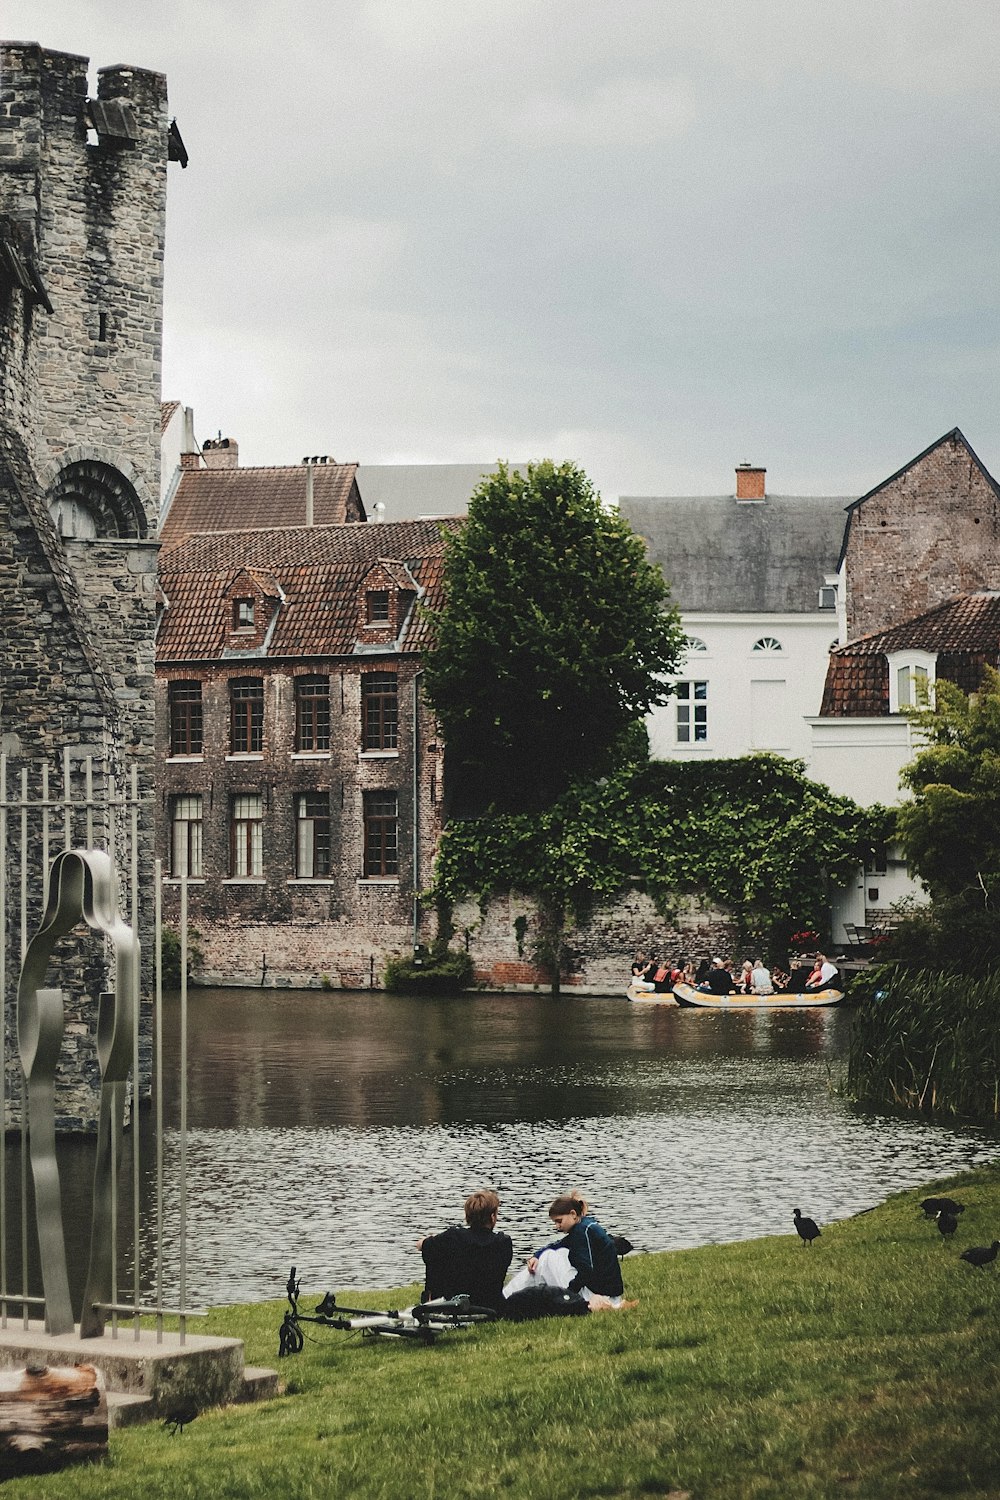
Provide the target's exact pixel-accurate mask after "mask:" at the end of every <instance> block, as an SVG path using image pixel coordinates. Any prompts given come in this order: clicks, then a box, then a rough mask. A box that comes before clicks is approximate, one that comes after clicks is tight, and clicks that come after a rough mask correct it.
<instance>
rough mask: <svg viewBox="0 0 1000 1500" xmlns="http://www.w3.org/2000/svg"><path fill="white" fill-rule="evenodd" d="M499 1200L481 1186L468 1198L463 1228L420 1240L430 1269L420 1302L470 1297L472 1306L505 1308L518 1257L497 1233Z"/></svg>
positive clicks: (507, 1240) (506, 1239) (457, 1226)
mask: <svg viewBox="0 0 1000 1500" xmlns="http://www.w3.org/2000/svg"><path fill="white" fill-rule="evenodd" d="M499 1212H500V1199H499V1198H498V1197H497V1195H496V1193H494V1192H492V1191H490V1189H488V1188H483V1189H481V1190H480V1191H479V1192H477V1193H470V1194H469V1196H468V1198H466V1200H465V1225H466V1227H463V1226H462V1225H460V1224H453V1225H452V1226H451V1228H450V1229H445V1230H444V1231H443V1232H442V1233H441V1234H428V1235H425V1236H424V1237H423V1239H419V1240H418V1241H417V1249H418V1250H419V1251H420V1253H421V1255H422V1256H423V1258H424V1265H425V1266H426V1267H427V1279H426V1282H425V1285H424V1291H423V1297H422V1301H424V1302H427V1301H429V1300H431V1299H433V1298H435V1297H457V1296H460V1295H461V1294H462V1293H463V1292H464V1293H466V1294H467V1295H468V1297H469V1299H470V1300H471V1302H472V1304H473V1306H474V1307H492V1308H494V1309H495V1310H496V1311H497V1312H499V1311H500V1308H501V1307H502V1305H503V1279H504V1277H505V1276H506V1274H507V1268H508V1266H509V1265H510V1263H511V1261H512V1260H513V1258H514V1245H513V1242H512V1240H511V1238H510V1235H509V1234H498V1233H497V1229H496V1222H497V1215H498V1214H499Z"/></svg>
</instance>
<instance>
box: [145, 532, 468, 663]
mask: <svg viewBox="0 0 1000 1500" xmlns="http://www.w3.org/2000/svg"><path fill="white" fill-rule="evenodd" d="M461 524H462V523H461V521H457V520H453V521H447V522H429V521H400V522H397V523H395V524H386V525H381V526H378V525H376V526H373V525H370V524H367V523H364V522H362V523H355V524H351V525H345V526H314V527H301V526H300V527H285V528H279V529H277V530H272V531H256V530H255V531H241V532H220V533H215V534H212V535H208V536H193V537H189V538H188V540H187V541H186V542H183V543H182V544H181V545H180V546H177V547H173V548H171V549H170V550H169V551H164V552H161V554H160V584H161V586H162V589H163V593H164V594H165V596H166V598H167V601H168V607H167V609H166V611H165V612H164V614H163V617H162V620H161V623H160V629H159V633H158V636H157V649H156V657H157V663H158V664H159V665H161V666H162V665H169V664H175V663H181V662H186V661H206V660H213V659H220V658H221V657H222V656H223V654H224V653H225V652H226V648H227V645H228V644H229V638H230V621H231V608H230V605H229V603H228V601H227V591H228V590H229V588H230V586H231V584H232V583H233V581H234V579H236V578H237V577H238V576H239V574H240V573H244V572H249V573H250V574H251V576H253V574H254V571H255V570H261V571H263V572H264V573H265V574H266V577H267V578H268V579H269V580H272V581H273V583H276V584H277V585H279V586H280V588H281V590H282V592H283V594H284V596H285V598H284V602H283V603H281V604H280V605H279V606H278V609H277V618H276V620H275V623H274V629H273V631H272V632H271V633H270V635H269V638H268V645H267V657H268V658H270V659H273V658H276V657H286V658H287V657H296V656H308V657H317V656H347V655H351V654H353V651H354V646H355V643H356V642H357V640H358V635H359V630H358V626H359V595H360V590H361V589H362V586H363V584H364V580H365V577H366V575H367V573H368V571H369V569H370V568H371V567H372V565H373V564H375V563H378V562H384V563H388V564H390V570H391V572H392V574H393V576H396V577H398V578H400V579H405V580H406V586H407V588H412V584H411V583H410V582H409V578H408V576H407V574H406V573H404V572H403V571H402V566H405V568H406V569H408V573H409V574H410V575H412V578H413V580H414V581H415V582H416V584H417V586H418V587H419V588H420V589H421V590H423V593H422V595H421V599H420V607H417V606H416V605H414V607H412V608H411V609H410V611H409V613H408V615H407V619H406V623H405V625H404V627H403V630H402V631H401V639H400V647H401V649H402V650H404V651H407V652H411V651H420V650H423V649H425V648H426V647H427V645H428V643H429V639H430V630H431V626H430V623H429V621H428V620H427V618H426V617H425V614H424V610H425V609H426V608H428V607H430V608H432V609H433V608H437V607H439V606H440V603H441V599H442V555H443V551H444V545H445V543H444V535H443V534H442V533H443V531H444V532H448V531H454V530H457V528H458V527H459V526H460V525H461ZM400 565H402V566H400ZM268 592H269V593H273V587H271V588H269V590H268Z"/></svg>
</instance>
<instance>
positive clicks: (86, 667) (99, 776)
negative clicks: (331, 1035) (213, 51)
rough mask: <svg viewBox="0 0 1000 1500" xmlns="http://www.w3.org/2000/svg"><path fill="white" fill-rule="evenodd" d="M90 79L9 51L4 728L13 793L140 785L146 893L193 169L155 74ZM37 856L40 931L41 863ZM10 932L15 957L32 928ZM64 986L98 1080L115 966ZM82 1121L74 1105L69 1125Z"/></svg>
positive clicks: (3, 131)
mask: <svg viewBox="0 0 1000 1500" xmlns="http://www.w3.org/2000/svg"><path fill="white" fill-rule="evenodd" d="M87 66H88V60H87V58H85V57H77V56H73V55H70V54H67V53H62V52H53V51H48V50H46V49H44V48H42V47H40V46H38V45H37V44H35V43H3V44H0V601H2V602H0V609H2V626H3V639H4V652H3V657H2V661H0V716H2V718H0V729H2V736H3V740H2V744H3V751H4V754H5V756H6V758H7V760H6V764H7V771H8V774H9V775H10V777H11V780H12V783H13V782H14V781H15V780H17V781H19V779H20V775H21V773H24V774H25V775H27V776H29V777H30V778H34V777H36V776H37V775H39V774H40V771H39V768H40V766H41V764H42V763H44V764H46V765H47V766H48V768H49V771H50V773H53V774H55V775H57V776H59V775H60V773H61V768H63V767H65V766H67V765H68V767H69V773H70V780H71V782H72V783H73V785H74V786H75V785H76V784H78V783H80V782H81V781H82V778H83V775H84V772H83V770H82V767H83V765H84V764H85V762H86V759H87V757H93V758H94V761H93V765H94V776H95V777H96V782H95V795H96V796H99V795H100V794H101V791H102V789H103V788H106V787H107V785H108V778H109V776H110V775H112V774H114V775H116V776H117V777H118V778H119V780H120V779H121V778H122V776H123V775H124V774H125V773H127V772H128V771H129V769H130V767H132V766H135V767H137V768H138V773H139V787H140V806H139V813H138V858H139V861H140V865H141V874H142V882H143V885H144V888H145V889H148V888H149V887H148V882H149V877H150V874H151V868H152V867H151V857H152V809H153V791H152V772H153V748H152V717H153V636H154V630H155V620H156V613H155V600H156V553H157V542H156V540H155V529H156V521H157V514H158V509H159V483H160V350H161V306H162V283H163V246H164V220H165V209H166V180H167V163H168V161H169V160H182V161H183V160H186V158H185V156H184V151H183V145H182V143H181V140H180V136H179V134H178V132H177V130H176V128H175V127H172V126H171V124H170V122H169V120H168V116H167V92H166V80H165V79H164V78H163V76H162V75H161V74H159V73H153V72H148V71H146V70H144V69H140V68H134V67H126V66H115V67H110V68H104V69H101V70H100V72H99V74H98V90H97V95H96V97H94V98H90V97H88V86H87ZM11 821H12V820H11ZM11 821H9V822H8V833H10V828H11ZM98 821H99V820H98ZM73 837H74V838H75V839H76V841H77V842H83V841H84V840H83V839H81V838H80V837H79V835H78V834H77V833H76V832H75V831H74V834H73ZM107 837H110V834H108V835H106V836H105V841H106V838H107ZM95 838H97V835H95ZM30 839H34V840H35V842H30ZM30 839H29V851H28V852H29V859H28V864H29V866H30V898H29V914H28V925H29V927H31V926H32V925H37V919H38V900H39V897H40V879H39V877H40V871H41V863H42V850H43V849H44V847H45V845H44V836H43V835H41V834H39V835H38V838H37V839H35V835H34V834H31V835H30ZM112 852H114V853H117V854H118V855H119V856H120V855H121V853H122V850H121V848H120V847H118V848H115V849H113V851H112ZM5 858H6V859H7V863H8V872H9V873H10V874H12V875H13V874H14V873H15V871H14V864H13V863H12V861H14V855H13V854H12V853H11V851H10V849H9V848H8V850H7V851H6V854H5ZM148 915H149V914H148V913H143V912H142V911H140V913H139V917H138V920H139V925H140V929H141V932H142V935H143V937H144V939H145V946H146V951H147V954H148V955H151V953H152V943H151V941H150V923H149V921H148ZM5 916H6V921H5V924H4V931H5V938H6V941H7V944H8V955H9V956H10V955H11V954H14V955H16V954H17V952H18V941H19V931H17V932H15V930H14V925H15V923H17V925H18V927H19V925H20V919H19V917H15V915H14V914H12V912H11V909H10V907H8V911H7V913H6V914H5ZM7 975H8V984H9V985H12V984H13V983H16V977H17V960H16V957H15V959H14V961H13V962H10V961H9V962H8V967H7ZM63 982H64V983H65V984H66V987H67V989H68V990H69V992H70V994H71V1003H70V1021H71V1025H70V1028H69V1029H70V1031H71V1033H72V1034H73V1035H74V1036H75V1037H76V1038H77V1041H76V1045H77V1046H78V1048H79V1053H80V1055H79V1058H78V1059H77V1062H76V1063H74V1065H73V1068H72V1069H64V1071H69V1072H73V1073H74V1074H75V1073H77V1072H78V1071H79V1070H80V1069H82V1071H83V1072H84V1074H86V1075H87V1076H88V1077H89V1079H90V1080H91V1082H93V1081H94V1080H95V1079H96V1076H97V1063H96V1057H95V1056H94V1047H93V1039H92V1034H91V1022H92V1019H93V1017H92V1013H91V1007H92V1004H93V1001H94V999H95V997H96V993H97V992H98V991H99V990H101V989H102V988H106V987H107V977H106V973H105V972H104V965H103V964H102V963H100V962H98V963H97V964H96V965H93V964H91V965H90V967H89V968H86V969H79V968H78V969H76V970H75V971H73V969H72V965H70V966H69V968H67V969H66V970H65V972H64V974H63ZM5 998H6V999H8V1001H9V999H10V996H9V994H8V996H7V997H5ZM87 1114H88V1105H87V1101H86V1098H85V1097H84V1096H83V1095H80V1096H79V1097H76V1098H75V1099H74V1100H73V1101H72V1102H71V1103H70V1104H69V1105H67V1106H66V1108H64V1109H63V1111H62V1115H61V1118H62V1121H63V1123H64V1124H66V1123H69V1124H70V1125H73V1126H78V1125H81V1124H86V1123H87V1119H86V1116H87Z"/></svg>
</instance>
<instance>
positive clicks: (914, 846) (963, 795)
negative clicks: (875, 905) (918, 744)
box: [899, 669, 1000, 912]
mask: <svg viewBox="0 0 1000 1500" xmlns="http://www.w3.org/2000/svg"><path fill="white" fill-rule="evenodd" d="M911 717H912V718H913V720H914V722H915V723H916V725H917V727H918V729H919V731H920V734H921V736H922V737H923V740H924V746H923V748H922V749H921V750H919V751H918V753H917V755H916V757H915V758H914V759H913V760H912V761H911V762H910V764H909V765H908V766H907V767H906V768H905V769H904V771H903V776H902V779H903V781H904V783H905V784H906V785H907V786H908V787H909V789H910V791H911V792H912V793H913V800H912V802H906V803H904V804H903V806H902V807H901V808H900V811H899V834H900V838H901V840H902V843H903V848H904V851H905V853H906V858H907V862H908V864H909V866H910V868H911V869H912V870H913V871H914V872H915V873H916V874H917V875H919V877H920V879H921V880H923V881H924V882H925V883H926V885H927V888H928V890H929V891H930V893H931V896H932V898H933V900H934V902H935V905H939V904H946V905H950V906H953V907H954V906H955V905H956V904H957V905H959V906H966V907H968V908H970V909H979V910H990V909H992V910H993V911H994V912H996V911H997V910H1000V673H997V672H995V671H993V670H992V669H987V671H986V674H985V677H984V680H983V683H982V685H981V687H980V690H979V691H978V692H977V693H973V694H972V695H971V696H970V697H967V696H966V695H965V693H963V692H962V690H961V689H960V688H958V687H956V686H955V685H954V684H953V683H950V682H945V681H941V680H939V681H938V683H937V685H936V689H935V705H934V707H933V708H923V709H915V710H912V711H911Z"/></svg>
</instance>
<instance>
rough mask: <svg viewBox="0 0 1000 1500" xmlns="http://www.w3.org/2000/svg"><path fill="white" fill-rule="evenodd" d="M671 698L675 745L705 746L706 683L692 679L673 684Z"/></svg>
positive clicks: (706, 737) (706, 727)
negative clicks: (673, 712) (673, 711)
mask: <svg viewBox="0 0 1000 1500" xmlns="http://www.w3.org/2000/svg"><path fill="white" fill-rule="evenodd" d="M699 688H700V689H701V691H700V692H699ZM673 697H674V701H675V704H676V708H675V717H674V735H675V740H676V743H677V744H678V745H706V744H707V743H708V683H707V682H706V681H705V680H704V679H699V680H698V681H695V680H694V679H693V678H686V679H683V680H682V681H680V682H675V683H674V692H673ZM699 709H700V717H699ZM699 728H700V729H701V731H702V732H701V734H699V733H698V730H699ZM682 730H683V731H684V732H683V733H682Z"/></svg>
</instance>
